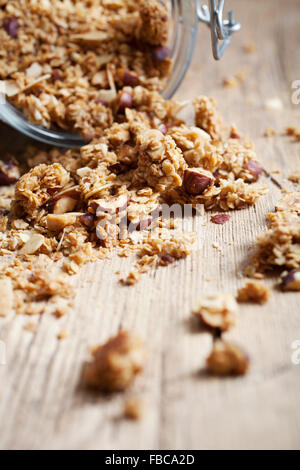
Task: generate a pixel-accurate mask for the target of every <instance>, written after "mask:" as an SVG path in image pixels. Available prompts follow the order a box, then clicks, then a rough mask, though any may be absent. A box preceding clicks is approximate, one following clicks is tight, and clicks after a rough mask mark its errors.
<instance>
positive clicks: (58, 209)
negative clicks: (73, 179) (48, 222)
mask: <svg viewBox="0 0 300 470" xmlns="http://www.w3.org/2000/svg"><path fill="white" fill-rule="evenodd" d="M50 204H51V206H52V212H53V214H65V213H66V212H72V211H73V210H74V209H75V207H76V204H77V200H76V199H73V198H71V197H69V196H62V197H58V198H55V199H54V201H53V202H52V203H50Z"/></svg>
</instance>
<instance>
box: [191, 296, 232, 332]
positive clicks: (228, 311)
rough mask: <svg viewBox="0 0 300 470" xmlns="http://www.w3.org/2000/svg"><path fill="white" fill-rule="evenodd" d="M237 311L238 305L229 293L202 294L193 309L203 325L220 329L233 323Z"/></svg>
mask: <svg viewBox="0 0 300 470" xmlns="http://www.w3.org/2000/svg"><path fill="white" fill-rule="evenodd" d="M237 312H238V305H237V303H236V300H235V298H234V297H233V296H232V295H231V294H208V295H204V296H203V297H202V298H201V299H200V300H199V301H198V304H197V306H196V308H195V309H194V310H193V314H194V315H198V316H199V318H200V319H201V321H202V322H203V323H204V324H205V325H207V326H210V327H211V328H219V329H220V330H222V331H226V330H228V329H229V328H230V327H231V326H233V325H235V322H236V315H237Z"/></svg>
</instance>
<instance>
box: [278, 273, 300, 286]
mask: <svg viewBox="0 0 300 470" xmlns="http://www.w3.org/2000/svg"><path fill="white" fill-rule="evenodd" d="M280 286H281V288H282V290H284V291H288V290H294V291H299V290H300V270H296V269H294V270H293V271H284V272H283V273H282V275H281V284H280Z"/></svg>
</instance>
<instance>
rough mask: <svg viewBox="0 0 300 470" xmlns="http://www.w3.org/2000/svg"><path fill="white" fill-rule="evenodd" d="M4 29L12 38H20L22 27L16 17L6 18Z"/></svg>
mask: <svg viewBox="0 0 300 470" xmlns="http://www.w3.org/2000/svg"><path fill="white" fill-rule="evenodd" d="M3 28H4V29H5V31H6V32H7V34H8V35H9V36H10V37H11V38H13V39H15V38H16V37H17V36H18V31H19V28H20V25H19V22H18V20H17V18H15V17H12V18H4V21H3Z"/></svg>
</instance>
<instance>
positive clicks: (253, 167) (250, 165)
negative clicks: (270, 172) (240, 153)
mask: <svg viewBox="0 0 300 470" xmlns="http://www.w3.org/2000/svg"><path fill="white" fill-rule="evenodd" d="M244 169H245V170H248V171H249V172H250V173H251V174H252V175H253V177H254V180H255V181H257V180H258V178H259V177H260V175H261V174H262V172H263V167H262V166H261V164H260V163H259V162H258V161H256V160H249V161H248V162H247V163H245V164H244Z"/></svg>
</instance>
